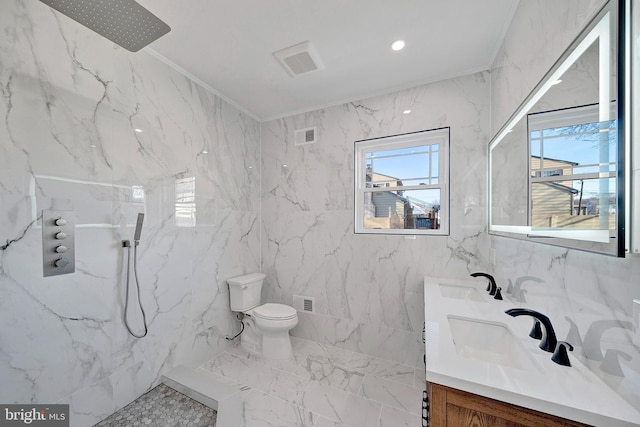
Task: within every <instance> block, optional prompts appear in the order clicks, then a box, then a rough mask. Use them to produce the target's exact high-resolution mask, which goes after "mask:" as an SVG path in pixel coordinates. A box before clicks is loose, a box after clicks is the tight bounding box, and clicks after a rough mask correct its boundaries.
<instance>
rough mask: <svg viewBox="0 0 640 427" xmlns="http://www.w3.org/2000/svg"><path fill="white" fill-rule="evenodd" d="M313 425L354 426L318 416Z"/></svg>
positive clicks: (319, 426)
mask: <svg viewBox="0 0 640 427" xmlns="http://www.w3.org/2000/svg"><path fill="white" fill-rule="evenodd" d="M313 427H353V426H349V425H347V424H342V423H339V422H338V421H333V420H330V419H329V418H325V417H318V420H317V421H316V423H315V424H314V425H313Z"/></svg>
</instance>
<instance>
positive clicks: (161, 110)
mask: <svg viewBox="0 0 640 427" xmlns="http://www.w3.org/2000/svg"><path fill="white" fill-rule="evenodd" d="M0 31H2V34H3V35H4V36H3V37H2V39H1V40H0V56H1V57H2V61H1V62H0V92H1V93H2V96H1V97H0V117H2V120H0V242H2V245H3V250H2V251H1V252H0V294H2V298H0V322H1V323H2V324H3V325H5V327H3V328H2V330H0V348H1V350H0V379H2V381H0V401H2V402H7V403H12V402H16V403H26V402H34V403H52V402H58V401H65V402H68V403H70V404H71V412H72V414H76V416H75V417H74V418H75V421H73V423H74V425H79V426H82V425H90V424H93V423H95V422H97V421H99V420H100V419H101V418H103V417H105V416H108V415H109V414H110V413H111V412H112V411H114V410H115V409H118V408H119V407H122V406H124V405H125V404H127V403H128V402H129V401H131V400H133V399H135V398H136V397H137V396H139V395H140V394H142V393H143V392H145V391H146V390H148V389H149V388H150V387H152V386H153V385H155V384H156V383H157V382H158V381H159V379H160V376H161V375H162V373H163V372H165V371H166V370H168V369H171V368H172V367H173V366H175V365H177V364H180V363H192V364H197V363H199V362H201V361H202V360H206V359H208V358H211V356H212V355H214V354H217V353H219V352H220V351H222V350H224V349H225V348H227V347H228V346H229V343H227V342H226V341H225V339H224V336H225V335H228V334H230V333H232V332H234V331H237V330H238V329H239V328H238V327H239V324H238V322H237V321H236V320H235V317H234V316H233V315H232V313H231V312H230V310H229V308H228V290H227V287H226V279H227V278H228V277H232V276H235V275H239V274H243V273H247V272H250V271H256V270H258V269H259V266H260V262H261V261H260V244H259V241H260V233H259V212H260V209H259V204H260V198H261V195H260V169H259V168H260V157H259V155H260V124H259V123H257V122H256V121H255V120H254V119H252V118H250V117H248V116H246V115H245V114H243V113H241V112H239V111H238V110H237V109H236V108H235V107H232V106H230V105H229V104H227V103H226V102H224V101H222V100H221V99H220V98H218V97H216V96H215V95H213V94H211V93H209V92H207V91H206V90H204V89H203V88H201V87H199V86H198V85H196V84H195V83H194V82H192V81H190V80H189V79H187V78H185V77H184V76H182V75H181V74H179V73H177V72H176V71H174V70H172V69H170V68H169V67H168V66H166V65H165V64H163V63H161V62H159V61H158V60H157V59H156V58H153V57H152V56H150V55H148V54H147V53H145V52H138V53H137V54H131V53H129V52H126V51H125V50H123V49H121V48H119V47H116V46H114V45H113V44H112V43H111V42H109V41H108V40H106V39H104V38H102V37H100V36H98V35H96V34H94V33H93V32H91V31H90V30H88V29H86V28H84V27H82V26H81V25H79V24H77V23H76V22H74V21H72V20H70V19H68V18H67V17H65V16H63V15H60V14H59V13H57V12H55V11H53V10H52V9H51V8H49V7H48V6H46V5H45V4H43V3H41V2H24V1H19V0H10V1H5V2H2V4H1V5H0ZM135 129H141V130H142V132H136V131H135ZM203 151H207V153H206V154H205V153H204V152H203ZM189 185H192V186H193V187H192V188H193V189H194V191H195V195H192V199H181V198H184V197H187V198H188V197H190V195H189V194H186V193H185V192H186V191H187V190H189V188H188V186H189ZM43 209H62V210H73V212H74V213H73V215H74V217H75V220H76V225H77V227H76V236H75V244H76V272H75V273H74V274H71V275H64V276H55V277H48V278H43V277H42V270H41V268H42V267H41V265H42V246H41V245H42V243H41V239H42V228H41V222H40V221H39V219H38V217H39V216H40V214H41V212H42V210H43ZM138 212H144V213H145V221H144V228H143V232H142V240H141V243H140V245H139V246H138V247H137V269H138V279H139V283H140V287H141V301H142V304H143V306H144V308H145V311H146V316H147V321H148V324H149V333H148V335H147V336H146V337H145V338H143V339H135V338H133V337H131V336H130V335H129V334H128V333H127V332H126V329H125V327H124V323H123V315H124V302H125V285H126V275H125V273H124V272H125V270H124V269H125V267H126V263H127V254H126V252H125V251H124V250H123V248H122V243H121V240H123V239H131V238H132V236H133V229H134V226H135V219H136V216H137V213H138ZM12 240H13V242H12V243H11V244H9V245H8V246H6V247H4V245H5V242H7V241H12ZM131 280H133V278H132V279H131ZM132 302H133V301H132ZM129 308H130V309H132V310H133V311H134V312H135V310H136V309H137V307H136V305H135V304H132V305H131V306H130V307H129ZM130 319H131V323H132V325H133V326H134V328H136V330H139V328H141V324H140V314H139V313H138V314H132V317H131V318H130Z"/></svg>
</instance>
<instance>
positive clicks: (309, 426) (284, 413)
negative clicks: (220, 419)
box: [243, 390, 317, 427]
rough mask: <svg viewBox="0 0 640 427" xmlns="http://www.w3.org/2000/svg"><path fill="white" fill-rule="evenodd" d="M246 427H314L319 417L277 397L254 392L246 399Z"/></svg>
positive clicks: (244, 414)
mask: <svg viewBox="0 0 640 427" xmlns="http://www.w3.org/2000/svg"><path fill="white" fill-rule="evenodd" d="M243 417H244V420H243V421H244V424H243V426H245V427H313V425H314V424H315V422H316V418H317V415H315V414H313V413H312V412H311V411H309V410H307V409H305V408H302V407H300V406H296V405H292V404H291V403H289V402H286V401H284V400H282V399H279V398H277V397H275V396H271V395H269V394H266V393H263V392H261V391H259V390H252V391H251V392H250V393H248V394H247V395H246V396H245V398H244V411H243Z"/></svg>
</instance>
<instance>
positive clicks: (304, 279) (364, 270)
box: [261, 72, 489, 366]
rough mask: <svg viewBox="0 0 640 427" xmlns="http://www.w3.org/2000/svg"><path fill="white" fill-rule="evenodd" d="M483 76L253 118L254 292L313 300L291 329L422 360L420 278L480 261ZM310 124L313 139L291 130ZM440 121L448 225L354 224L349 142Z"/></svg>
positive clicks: (461, 272)
mask: <svg viewBox="0 0 640 427" xmlns="http://www.w3.org/2000/svg"><path fill="white" fill-rule="evenodd" d="M488 79H489V74H488V73H486V72H483V73H477V74H473V75H469V76H465V77H461V78H456V79H451V80H446V81H441V82H437V83H433V84H428V85H424V86H419V87H416V88H413V89H409V90H404V91H401V92H397V93H393V94H390V95H385V96H378V97H374V98H369V99H365V100H361V101H357V102H351V103H347V104H344V105H340V106H336V107H331V108H326V109H322V110H318V111H314V112H311V113H306V114H300V115H295V116H291V117H287V118H284V119H278V120H272V121H269V122H267V123H263V124H262V128H261V135H262V136H261V139H262V170H263V183H262V222H263V229H262V233H263V238H262V257H263V271H264V272H265V273H266V274H267V278H266V281H267V286H266V289H267V294H266V296H267V297H268V298H270V300H272V301H280V302H283V303H287V304H291V303H292V297H293V295H304V296H311V297H315V302H316V313H315V314H309V313H299V318H300V323H299V325H298V326H297V327H296V328H295V329H293V330H292V333H293V335H295V336H298V337H300V338H305V339H310V340H313V341H317V342H321V343H325V344H329V345H334V346H339V347H343V348H345V349H348V350H353V351H358V352H362V353H366V354H370V355H373V356H377V357H382V358H386V359H391V360H394V361H397V362H400V363H405V364H410V365H412V366H414V365H417V366H423V365H422V355H423V353H424V347H423V344H422V338H421V335H422V324H423V320H424V308H423V277H424V276H425V275H427V274H433V275H446V276H454V277H467V276H468V274H469V273H470V272H473V271H476V270H485V269H486V268H487V266H488V262H489V259H488V254H487V253H486V251H485V250H483V248H486V247H488V240H487V237H486V236H487V235H486V225H485V224H486V214H485V207H486V206H485V191H486V188H485V187H486V185H485V181H486V147H487V143H488V139H487V131H488V126H489V104H488V98H489V80H488ZM407 109H410V110H411V114H403V111H404V110H407ZM310 126H316V127H317V129H318V142H317V143H315V144H311V145H306V146H295V144H294V139H293V133H294V131H295V129H301V128H306V127H310ZM445 126H448V127H450V128H451V171H450V176H451V178H450V179H451V235H450V236H440V237H439V236H417V237H416V239H415V240H409V239H405V238H404V237H402V236H390V235H389V236H384V235H367V234H358V235H356V234H354V225H353V205H354V177H353V173H354V172H353V161H354V159H353V157H354V141H356V140H361V139H366V138H374V137H380V136H387V135H394V134H401V133H407V132H414V131H420V130H425V129H434V128H440V127H445Z"/></svg>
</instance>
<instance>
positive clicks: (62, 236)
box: [56, 231, 67, 240]
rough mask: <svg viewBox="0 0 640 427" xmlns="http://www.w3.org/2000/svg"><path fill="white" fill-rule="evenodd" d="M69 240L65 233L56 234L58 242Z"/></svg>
mask: <svg viewBox="0 0 640 427" xmlns="http://www.w3.org/2000/svg"><path fill="white" fill-rule="evenodd" d="M66 238H67V233H65V232H64V231H61V232H59V233H56V239H58V240H64V239H66Z"/></svg>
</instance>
